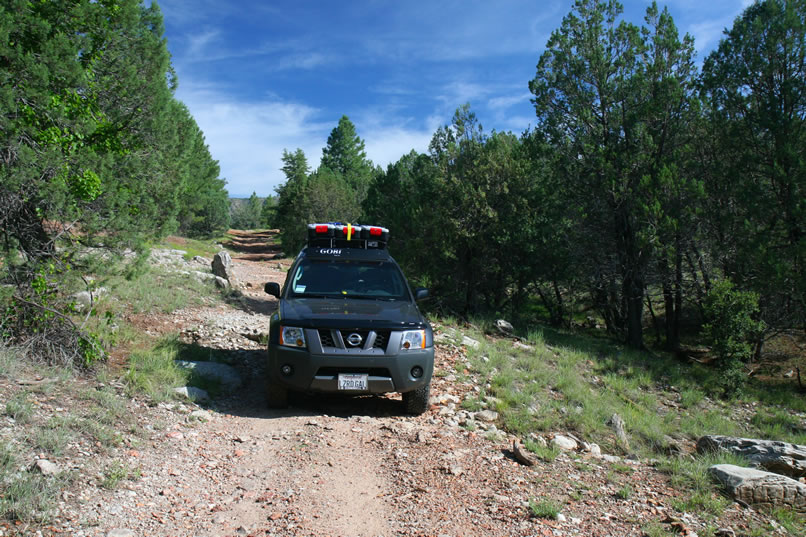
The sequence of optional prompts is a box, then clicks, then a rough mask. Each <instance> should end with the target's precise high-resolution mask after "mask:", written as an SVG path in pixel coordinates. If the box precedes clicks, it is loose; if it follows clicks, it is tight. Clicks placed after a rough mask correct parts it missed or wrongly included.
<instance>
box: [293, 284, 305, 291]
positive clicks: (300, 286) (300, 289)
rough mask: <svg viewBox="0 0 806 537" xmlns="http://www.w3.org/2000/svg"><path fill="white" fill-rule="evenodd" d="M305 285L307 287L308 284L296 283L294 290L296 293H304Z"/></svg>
mask: <svg viewBox="0 0 806 537" xmlns="http://www.w3.org/2000/svg"><path fill="white" fill-rule="evenodd" d="M305 287H307V286H306V285H296V286H294V292H295V293H304V292H305Z"/></svg>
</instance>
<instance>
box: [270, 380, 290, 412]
mask: <svg viewBox="0 0 806 537" xmlns="http://www.w3.org/2000/svg"><path fill="white" fill-rule="evenodd" d="M266 405H267V406H268V407H269V408H287V407H288V388H286V387H285V386H282V385H280V384H277V383H275V382H272V381H270V380H269V381H268V382H266Z"/></svg>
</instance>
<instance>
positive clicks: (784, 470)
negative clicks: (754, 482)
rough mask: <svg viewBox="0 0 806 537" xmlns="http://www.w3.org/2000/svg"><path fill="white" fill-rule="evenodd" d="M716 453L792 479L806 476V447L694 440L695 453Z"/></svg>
mask: <svg viewBox="0 0 806 537" xmlns="http://www.w3.org/2000/svg"><path fill="white" fill-rule="evenodd" d="M719 450H724V451H729V452H731V453H736V454H738V455H741V456H742V457H744V458H746V459H747V460H749V461H750V462H752V463H754V464H755V465H758V466H761V467H762V468H764V469H766V470H768V471H770V472H775V473H776V474H781V475H785V476H789V477H794V478H798V477H804V476H806V446H800V445H797V444H789V443H787V442H776V441H773V440H756V439H753V438H734V437H732V436H721V435H706V436H703V437H702V438H700V439H699V440H698V441H697V452H698V453H709V452H712V451H719Z"/></svg>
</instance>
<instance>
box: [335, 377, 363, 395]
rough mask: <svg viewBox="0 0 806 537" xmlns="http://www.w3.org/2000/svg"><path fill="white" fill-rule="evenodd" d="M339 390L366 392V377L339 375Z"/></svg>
mask: <svg viewBox="0 0 806 537" xmlns="http://www.w3.org/2000/svg"><path fill="white" fill-rule="evenodd" d="M339 390H361V391H367V375H347V374H345V373H341V374H339Z"/></svg>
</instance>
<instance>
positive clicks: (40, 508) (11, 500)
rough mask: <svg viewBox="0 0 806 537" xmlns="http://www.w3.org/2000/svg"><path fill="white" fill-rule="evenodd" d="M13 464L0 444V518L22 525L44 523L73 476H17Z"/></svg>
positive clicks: (7, 449)
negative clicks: (19, 522)
mask: <svg viewBox="0 0 806 537" xmlns="http://www.w3.org/2000/svg"><path fill="white" fill-rule="evenodd" d="M16 467H17V461H16V459H15V458H14V456H13V454H12V453H11V452H10V447H9V446H8V445H3V444H0V482H2V483H3V493H2V494H0V518H3V519H6V520H20V521H22V522H46V521H48V520H50V518H51V516H52V512H53V509H54V508H55V507H56V505H57V502H58V499H59V493H60V492H61V491H62V490H63V489H64V488H66V487H67V486H69V484H70V483H71V482H72V481H73V479H74V476H73V474H71V473H67V472H62V473H61V474H58V475H56V476H44V475H42V474H39V473H36V472H34V471H32V470H29V471H23V472H18V471H17V468H16Z"/></svg>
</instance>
